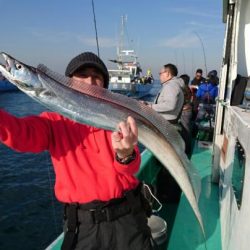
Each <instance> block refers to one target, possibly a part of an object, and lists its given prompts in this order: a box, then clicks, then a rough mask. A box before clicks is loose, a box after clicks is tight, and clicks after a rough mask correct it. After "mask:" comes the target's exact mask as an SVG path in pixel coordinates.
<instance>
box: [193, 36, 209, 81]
mask: <svg viewBox="0 0 250 250" xmlns="http://www.w3.org/2000/svg"><path fill="white" fill-rule="evenodd" d="M194 34H195V35H196V36H197V37H198V39H199V41H200V43H201V47H202V51H203V57H204V64H205V70H206V76H207V61H206V54H205V48H204V44H203V41H202V39H201V37H200V36H199V34H198V33H197V32H195V31H194Z"/></svg>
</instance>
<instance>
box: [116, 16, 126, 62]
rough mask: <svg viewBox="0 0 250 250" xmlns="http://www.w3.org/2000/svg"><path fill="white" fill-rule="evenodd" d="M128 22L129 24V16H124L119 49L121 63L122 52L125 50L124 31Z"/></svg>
mask: <svg viewBox="0 0 250 250" xmlns="http://www.w3.org/2000/svg"><path fill="white" fill-rule="evenodd" d="M126 22H127V16H124V15H122V23H121V32H120V41H119V47H118V51H117V53H118V60H119V61H122V51H123V49H124V29H125V24H126Z"/></svg>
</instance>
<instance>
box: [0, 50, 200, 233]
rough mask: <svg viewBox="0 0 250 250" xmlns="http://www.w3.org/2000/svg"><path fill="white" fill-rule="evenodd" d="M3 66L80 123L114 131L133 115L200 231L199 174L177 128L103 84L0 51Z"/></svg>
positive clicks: (13, 79)
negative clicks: (75, 78) (81, 80)
mask: <svg viewBox="0 0 250 250" xmlns="http://www.w3.org/2000/svg"><path fill="white" fill-rule="evenodd" d="M1 55H2V56H3V57H4V59H5V63H6V65H5V66H4V65H0V72H2V74H3V75H4V76H5V77H6V78H7V79H8V80H9V81H10V82H12V83H13V84H14V85H16V86H17V87H18V88H19V89H20V90H22V91H23V92H24V93H26V94H27V95H29V96H30V97H32V98H33V99H35V100H36V101H38V102H40V103H41V104H43V105H45V106H47V107H48V108H49V109H51V110H53V111H56V112H58V113H61V114H63V115H64V116H66V117H68V118H70V119H73V120H75V121H77V122H79V123H83V124H89V125H92V126H95V127H99V128H103V129H107V130H112V131H115V130H116V128H117V124H118V123H119V122H120V121H122V120H126V119H127V117H128V116H132V117H133V118H134V119H135V120H136V123H137V126H138V134H139V136H138V138H139V142H141V143H142V144H143V145H145V146H146V147H147V148H148V149H149V150H150V151H151V152H152V153H153V154H154V155H155V156H156V157H157V158H158V159H159V160H160V162H161V163H162V164H163V165H164V166H165V167H166V168H167V170H168V171H169V172H170V174H171V175H172V176H173V177H174V179H175V180H176V181H177V183H178V184H179V186H180V188H181V189H182V191H183V192H184V194H185V195H186V197H187V199H188V201H189V203H190V205H191V207H192V209H193V211H194V213H195V215H196V217H197V219H198V221H199V223H200V226H201V229H202V232H203V235H205V232H204V227H203V223H202V218H201V214H200V211H199V207H198V196H199V192H200V179H199V176H198V174H197V172H196V171H195V170H194V168H193V167H192V165H191V162H190V161H189V160H188V159H187V157H186V155H185V153H184V143H183V140H182V139H181V137H180V135H179V133H178V132H177V131H176V129H175V128H174V127H173V125H171V124H170V123H169V122H167V121H166V120H165V119H164V118H162V116H161V115H159V114H158V113H157V112H155V111H154V110H152V109H150V108H149V107H147V106H146V105H143V104H141V103H140V102H138V101H136V100H134V99H131V98H129V97H126V96H124V95H120V94H115V93H112V92H110V91H108V90H106V89H103V88H100V87H97V86H90V85H88V84H80V83H79V82H76V81H73V80H72V79H70V78H67V77H64V76H62V75H60V74H58V73H55V72H53V71H51V70H50V69H48V68H47V67H46V66H44V65H39V66H38V67H37V68H34V67H31V66H29V65H26V64H24V63H22V62H20V61H18V60H16V59H15V58H13V57H11V56H10V55H8V54H6V53H3V52H2V53H1Z"/></svg>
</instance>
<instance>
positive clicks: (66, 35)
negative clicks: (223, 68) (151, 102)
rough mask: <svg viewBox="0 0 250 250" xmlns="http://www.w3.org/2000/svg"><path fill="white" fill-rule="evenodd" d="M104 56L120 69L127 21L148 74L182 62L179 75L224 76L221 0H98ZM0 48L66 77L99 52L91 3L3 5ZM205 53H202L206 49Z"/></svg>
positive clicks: (60, 0) (131, 44) (27, 0)
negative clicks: (87, 54) (83, 57)
mask: <svg viewBox="0 0 250 250" xmlns="http://www.w3.org/2000/svg"><path fill="white" fill-rule="evenodd" d="M94 7H95V17H96V26H97V34H98V41H99V50H100V57H101V58H102V60H103V61H104V63H105V64H106V65H107V67H108V68H109V69H114V68H116V64H114V63H112V62H110V61H109V60H110V59H115V58H116V51H117V46H118V44H119V35H120V32H121V17H122V16H123V15H126V16H127V22H126V29H125V39H124V40H125V41H124V42H125V45H126V47H127V48H131V49H134V50H135V51H136V53H137V55H138V61H139V62H140V64H141V67H142V70H143V74H146V70H147V69H148V68H151V70H152V72H153V75H154V77H155V78H156V79H157V78H158V72H159V71H160V69H161V67H162V66H163V65H164V64H167V63H173V64H175V65H177V67H178V70H179V75H181V74H184V73H187V74H188V75H190V76H191V78H192V77H193V75H194V73H195V70H196V69H197V68H202V69H203V71H204V75H205V74H206V71H207V72H209V71H210V70H213V69H216V70H217V71H218V72H219V71H220V65H221V63H222V50H223V40H224V33H225V24H224V23H223V22H222V1H218V0H188V1H187V0H174V1H173V0H94ZM0 9H1V15H0V27H1V29H0V32H1V33H0V36H1V37H0V51H3V52H6V53H8V54H10V55H12V56H13V57H15V58H16V59H18V60H20V61H22V62H24V63H26V64H29V65H32V66H37V65H38V64H39V63H43V64H45V65H46V66H48V67H49V68H51V69H52V70H54V71H56V72H58V73H62V74H63V73H64V71H65V68H66V66H67V64H68V62H69V61H70V60H71V59H72V58H73V57H74V56H76V55H78V54H79V53H82V52H84V51H92V52H94V53H96V54H97V46H96V37H95V25H94V15H93V9H92V0H72V1H65V0H40V1H35V0H22V1H20V0H0ZM203 48H204V49H203Z"/></svg>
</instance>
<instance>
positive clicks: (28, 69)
mask: <svg viewBox="0 0 250 250" xmlns="http://www.w3.org/2000/svg"><path fill="white" fill-rule="evenodd" d="M0 55H1V56H2V57H3V59H4V61H5V65H1V64H0V72H1V73H2V75H3V76H4V77H5V78H6V79H7V80H8V81H10V82H11V83H13V84H14V85H16V86H17V87H18V88H19V89H21V90H23V91H25V92H27V91H31V92H33V91H37V90H38V89H41V88H42V87H43V86H42V83H41V82H40V81H39V78H38V74H37V70H36V68H34V67H32V66H29V65H26V64H24V63H22V62H20V61H18V60H17V59H15V58H13V57H12V56H10V55H8V54H6V53H4V52H1V53H0Z"/></svg>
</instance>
